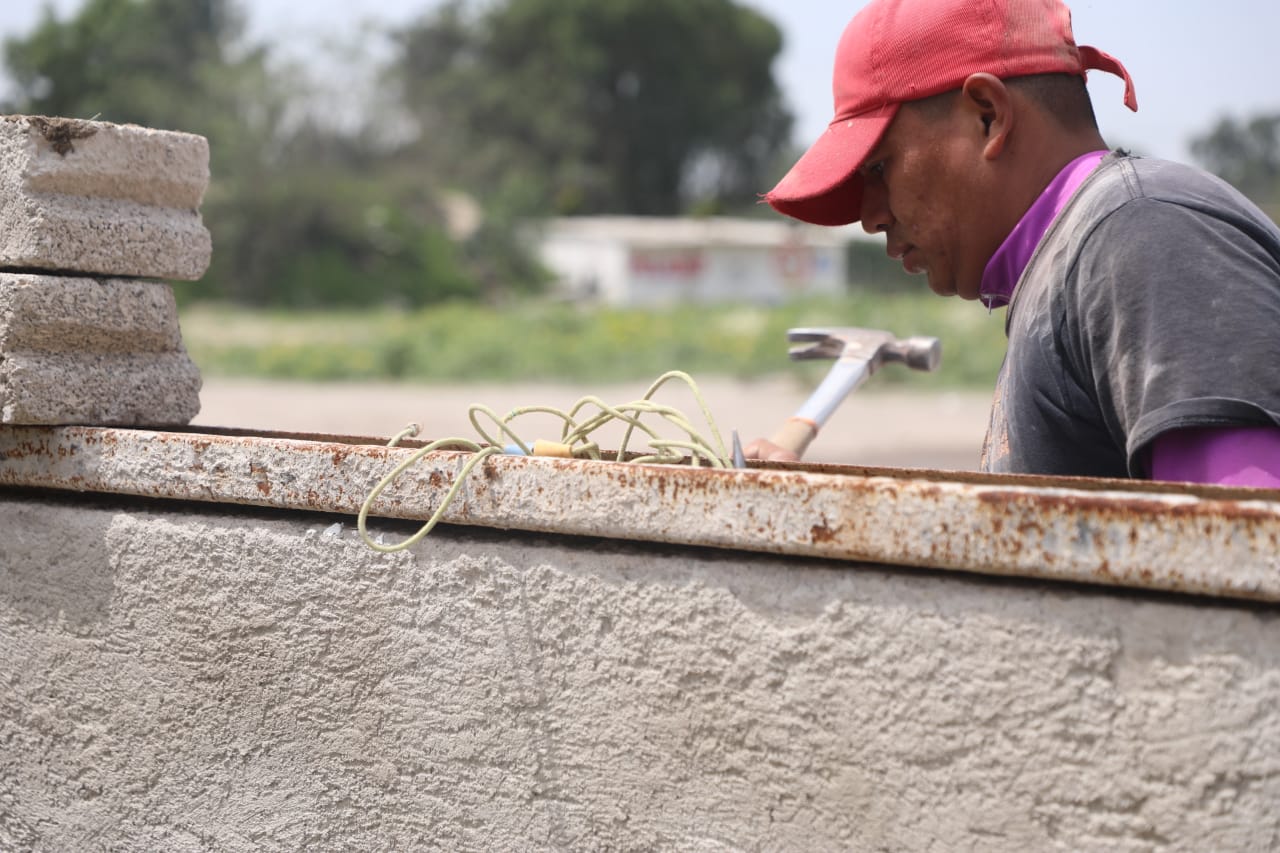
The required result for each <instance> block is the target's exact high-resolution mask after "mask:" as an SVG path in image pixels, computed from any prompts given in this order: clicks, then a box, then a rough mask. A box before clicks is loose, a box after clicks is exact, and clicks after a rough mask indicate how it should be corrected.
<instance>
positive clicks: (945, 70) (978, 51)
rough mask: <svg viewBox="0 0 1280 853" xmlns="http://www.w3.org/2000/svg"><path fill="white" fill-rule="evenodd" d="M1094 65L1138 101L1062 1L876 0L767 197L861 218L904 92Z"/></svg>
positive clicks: (808, 217) (805, 209) (827, 216)
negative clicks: (875, 161) (826, 102)
mask: <svg viewBox="0 0 1280 853" xmlns="http://www.w3.org/2000/svg"><path fill="white" fill-rule="evenodd" d="M1091 68H1096V69H1098V70H1099V71H1107V72H1109V73H1111V74H1115V75H1117V76H1119V77H1123V78H1124V84H1125V89H1124V102H1125V105H1126V106H1128V107H1129V109H1131V110H1137V109H1138V100H1137V97H1136V96H1135V95H1134V91H1133V80H1132V79H1131V78H1130V77H1129V72H1128V71H1126V70H1125V68H1124V66H1123V65H1121V64H1120V62H1119V60H1117V59H1115V58H1114V57H1112V56H1109V55H1107V54H1105V53H1103V52H1102V51H1100V50H1097V49H1096V48H1092V47H1077V46H1076V43H1075V39H1074V38H1073V37H1072V35H1071V12H1070V10H1069V9H1067V7H1066V6H1064V5H1063V4H1062V2H1061V0H872V2H871V3H869V4H867V6H866V7H865V8H864V9H863V10H862V11H861V12H859V13H858V14H857V15H856V16H855V17H854V19H853V20H852V21H850V22H849V26H847V27H846V28H845V31H844V35H843V36H841V37H840V45H839V47H837V48H836V61H835V73H834V75H833V80H832V89H833V91H834V94H835V118H834V119H832V121H831V124H829V125H827V129H826V131H825V132H824V133H823V134H822V136H820V137H818V141H817V142H815V143H814V144H813V145H812V146H811V147H810V148H809V150H808V151H806V152H805V154H804V156H803V157H801V158H800V160H799V161H798V162H797V163H796V164H795V166H793V167H792V168H791V171H790V172H788V173H787V175H786V177H784V178H783V179H782V180H781V181H779V182H778V185H777V186H776V187H774V188H773V190H772V191H771V192H769V193H766V194H765V197H764V198H765V201H767V202H769V204H771V205H773V207H774V209H775V210H777V211H779V212H780V213H785V214H786V215H787V216H793V217H795V218H796V219H801V220H803V221H805V222H812V223H814V224H816V225H847V224H849V223H851V222H857V221H858V219H859V218H860V217H861V215H862V179H861V177H860V176H859V175H858V174H857V170H858V168H859V167H860V166H861V165H862V161H863V160H864V159H866V157H867V155H868V154H869V153H870V152H871V149H872V148H874V147H875V145H876V143H877V142H878V141H879V140H880V137H881V136H882V135H883V134H884V131H885V128H887V127H888V126H889V123H890V122H891V121H893V117H894V116H895V115H896V114H897V112H898V107H899V105H901V104H902V103H903V102H904V101H915V100H919V99H921V98H927V97H930V96H931V95H937V94H941V93H942V92H949V91H951V90H952V89H958V88H960V86H961V85H963V83H964V81H965V79H966V78H967V77H968V76H969V75H970V74H977V73H979V72H987V73H989V74H994V75H995V76H996V77H999V78H1001V79H1008V78H1011V77H1023V76H1026V75H1029V74H1050V73H1064V74H1079V75H1080V76H1082V77H1083V76H1085V72H1086V71H1088V70H1089V69H1091Z"/></svg>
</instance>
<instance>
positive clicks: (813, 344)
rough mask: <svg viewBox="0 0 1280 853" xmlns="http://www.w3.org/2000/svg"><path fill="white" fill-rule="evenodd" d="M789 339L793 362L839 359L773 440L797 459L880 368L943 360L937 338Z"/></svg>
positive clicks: (798, 332) (795, 333)
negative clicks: (852, 393) (844, 402)
mask: <svg viewBox="0 0 1280 853" xmlns="http://www.w3.org/2000/svg"><path fill="white" fill-rule="evenodd" d="M787 340H788V341H790V342H791V343H792V344H794V346H792V347H791V349H790V351H789V353H788V354H789V355H790V356H791V360H792V361H800V360H808V359H815V358H833V359H835V360H836V363H835V364H834V365H832V367H831V370H830V372H828V373H827V377H826V378H825V379H823V380H822V384H821V385H819V386H818V387H817V389H816V390H815V391H814V392H813V393H812V394H811V395H810V396H809V399H808V400H806V401H805V403H804V405H803V406H801V407H800V408H799V409H798V410H797V411H796V413H795V414H794V415H792V416H791V417H790V418H788V419H787V422H786V423H784V424H783V425H782V427H781V428H780V429H779V430H778V432H777V433H775V434H774V436H773V438H772V439H770V440H771V441H772V442H773V443H774V444H776V445H778V446H779V447H783V448H785V449H787V450H790V451H791V452H792V453H794V454H796V456H802V455H803V454H804V452H805V450H806V449H808V447H809V442H811V441H813V439H814V436H816V435H817V434H818V430H819V429H821V428H822V425H823V424H825V423H826V422H827V418H829V417H831V413H832V412H834V411H835V410H836V407H837V406H839V405H840V403H841V402H842V401H843V400H844V398H845V397H847V396H849V394H850V393H851V392H852V391H853V390H854V389H855V388H857V387H858V386H859V385H861V384H862V383H863V382H866V381H867V379H868V378H870V376H871V374H873V373H875V372H876V370H878V369H879V368H880V366H881V365H883V364H888V363H890V362H901V363H903V364H905V365H906V366H907V367H910V368H911V369H912V370H935V369H937V367H938V363H939V362H940V361H941V360H942V344H941V342H939V340H938V339H937V338H925V337H912V338H904V339H901V340H899V339H898V338H896V337H894V336H893V335H892V334H890V333H889V332H881V331H877V330H875V329H853V328H844V329H790V330H789V331H788V332H787Z"/></svg>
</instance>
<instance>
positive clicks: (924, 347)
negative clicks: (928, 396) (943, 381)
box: [787, 327, 942, 371]
mask: <svg viewBox="0 0 1280 853" xmlns="http://www.w3.org/2000/svg"><path fill="white" fill-rule="evenodd" d="M787 340H789V341H791V343H792V344H793V346H792V347H791V349H790V351H789V354H790V356H791V358H792V360H793V361H797V360H801V359H815V358H817V359H834V358H847V359H855V360H858V361H865V362H866V363H867V365H868V367H869V368H870V370H871V371H875V370H876V368H878V367H880V365H882V364H888V363H890V362H901V363H903V364H905V365H906V366H907V367H910V368H911V369H912V370H935V369H936V368H937V367H938V364H939V362H940V361H941V360H942V343H941V342H940V341H939V340H938V339H937V338H926V337H912V338H901V339H900V338H897V337H894V335H893V334H891V333H889V332H883V331H880V330H878V329H857V328H850V327H845V328H833V329H790V330H788V332H787Z"/></svg>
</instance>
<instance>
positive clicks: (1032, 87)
mask: <svg viewBox="0 0 1280 853" xmlns="http://www.w3.org/2000/svg"><path fill="white" fill-rule="evenodd" d="M1004 84H1005V85H1006V86H1008V87H1009V88H1010V89H1016V90H1018V91H1019V92H1021V93H1022V94H1023V95H1025V96H1026V97H1027V98H1029V99H1031V100H1032V101H1034V102H1035V103H1036V104H1038V105H1039V106H1040V108H1041V109H1043V110H1044V111H1045V112H1047V113H1049V115H1051V116H1053V117H1054V118H1055V119H1056V120H1057V121H1059V122H1060V123H1061V124H1062V125H1063V127H1066V128H1070V129H1072V130H1079V129H1081V128H1089V129H1093V130H1097V128H1098V119H1097V117H1096V116H1095V115H1094V112H1093V101H1092V100H1091V99H1090V98H1089V90H1088V89H1087V88H1085V85H1084V78H1083V77H1081V76H1079V75H1076V74H1030V75H1027V76H1025V77H1010V78H1009V79H1008V80H1005V81H1004ZM959 91H960V90H959V89H952V90H951V91H949V92H943V93H942V94H940V95H933V96H931V97H928V98H921V99H920V100H918V101H909V102H908V103H910V104H911V106H912V107H914V108H915V109H917V110H920V111H921V113H922V114H923V115H925V116H926V117H940V116H942V115H944V114H945V113H946V112H947V111H948V110H950V109H951V105H952V103H953V101H954V100H955V96H956V93H958V92H959Z"/></svg>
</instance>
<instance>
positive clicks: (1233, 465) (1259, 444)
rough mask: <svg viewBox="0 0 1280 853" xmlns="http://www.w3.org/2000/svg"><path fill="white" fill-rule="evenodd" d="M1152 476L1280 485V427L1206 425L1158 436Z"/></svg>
mask: <svg viewBox="0 0 1280 853" xmlns="http://www.w3.org/2000/svg"><path fill="white" fill-rule="evenodd" d="M1151 479H1153V480H1176V481H1179V482H1191V483H1216V484H1218V485H1223V486H1255V487H1259V488H1264V489H1280V427H1266V426H1263V427H1203V428H1196V429H1179V430H1173V431H1171V432H1166V433H1162V434H1160V435H1159V436H1157V438H1156V440H1155V441H1154V442H1152V446H1151Z"/></svg>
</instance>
